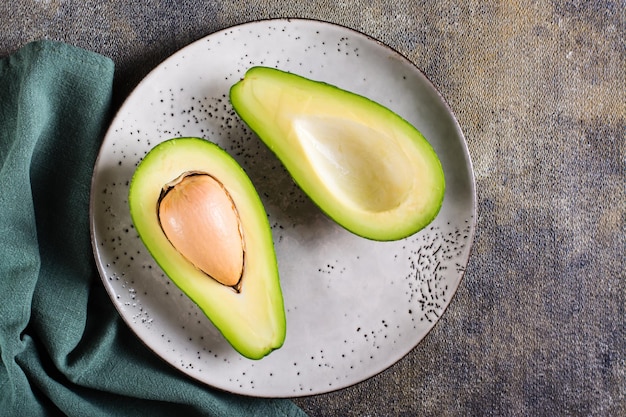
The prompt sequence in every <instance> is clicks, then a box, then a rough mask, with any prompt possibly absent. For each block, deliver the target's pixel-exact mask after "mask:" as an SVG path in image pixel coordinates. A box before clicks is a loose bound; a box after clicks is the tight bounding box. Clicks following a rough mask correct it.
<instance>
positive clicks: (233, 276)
mask: <svg viewBox="0 0 626 417" xmlns="http://www.w3.org/2000/svg"><path fill="white" fill-rule="evenodd" d="M157 210H158V216H159V221H160V223H161V228H162V229H163V232H164V233H165V236H166V237H167V239H168V240H169V241H170V242H171V244H172V245H173V246H174V248H176V250H177V251H178V252H179V253H180V254H181V255H183V256H184V257H185V258H186V259H187V260H188V261H189V262H191V263H192V264H193V265H194V266H195V267H196V268H198V269H199V270H201V271H202V272H204V273H205V274H206V275H208V276H209V277H211V278H213V279H215V280H216V281H218V282H219V283H221V284H223V285H226V286H229V287H233V288H234V289H235V290H236V291H239V289H240V285H241V282H240V281H241V277H242V274H243V268H244V255H245V249H244V241H243V233H242V228H241V223H240V220H239V214H238V212H237V209H236V207H235V203H234V202H233V199H232V197H231V195H230V194H229V192H228V190H226V188H225V187H224V185H223V184H222V183H221V182H220V181H218V180H217V179H215V178H214V177H212V176H211V175H209V174H206V173H199V172H185V173H183V174H182V175H181V176H179V177H178V178H176V179H175V180H173V181H171V182H170V183H168V184H166V185H165V186H164V187H163V191H162V193H161V197H160V198H159V202H158V206H157Z"/></svg>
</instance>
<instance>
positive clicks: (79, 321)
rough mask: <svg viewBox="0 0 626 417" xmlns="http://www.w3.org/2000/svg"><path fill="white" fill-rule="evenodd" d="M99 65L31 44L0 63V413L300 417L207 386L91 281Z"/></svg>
mask: <svg viewBox="0 0 626 417" xmlns="http://www.w3.org/2000/svg"><path fill="white" fill-rule="evenodd" d="M113 71H114V66H113V62H112V61H111V60H109V59H108V58H105V57H103V56H100V55H97V54H95V53H92V52H88V51H85V50H82V49H78V48H76V47H72V46H69V45H66V44H61V43H56V42H50V41H40V42H34V43H31V44H28V45H26V46H25V47H23V48H22V49H21V50H19V51H18V52H16V53H15V54H14V55H12V56H10V57H6V58H3V59H2V60H0V180H1V182H0V185H1V188H0V297H1V300H0V320H1V327H0V354H1V359H2V363H1V365H0V414H1V415H3V416H5V415H7V416H38V415H70V416H90V417H95V416H107V417H109V416H144V415H145V416H165V415H167V416H170V415H185V416H192V415H202V416H238V415H242V416H257V415H258V416H301V415H304V413H303V412H302V411H301V410H300V409H299V408H297V407H296V406H295V404H293V403H292V402H290V401H288V400H263V399H254V398H248V397H241V396H237V395H233V394H229V393H224V392H221V391H217V390H213V389H211V388H208V387H206V386H204V385H202V384H199V383H196V382H194V381H192V380H191V379H188V378H187V377H186V376H184V375H182V374H181V373H179V372H178V371H176V370H174V368H172V367H170V366H169V365H167V364H165V362H163V361H162V360H161V359H159V358H157V357H155V355H154V354H153V353H152V352H151V351H149V350H148V349H147V348H146V347H145V346H144V345H143V344H142V343H141V342H140V341H139V340H138V339H137V337H136V336H135V335H134V334H132V333H131V332H130V330H129V329H128V328H127V327H126V325H125V324H124V323H123V322H122V321H121V318H120V317H119V315H118V314H117V312H116V311H115V309H114V307H113V304H112V303H111V301H110V300H109V299H108V296H107V294H106V291H105V290H104V287H103V286H102V284H101V282H100V278H99V277H98V274H97V271H96V269H95V264H94V261H93V257H92V250H91V244H90V237H89V189H90V182H91V174H92V170H93V165H94V161H95V158H96V154H97V151H98V148H99V146H100V140H101V138H102V135H103V133H104V130H105V128H106V123H107V121H108V117H109V106H110V99H111V89H112V80H113Z"/></svg>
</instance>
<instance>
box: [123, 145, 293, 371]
mask: <svg viewBox="0 0 626 417" xmlns="http://www.w3.org/2000/svg"><path fill="white" fill-rule="evenodd" d="M129 205H130V214H131V217H132V220H133V223H134V225H135V228H136V230H137V232H138V234H139V236H140V237H141V240H142V241H143V243H144V244H145V246H146V247H147V249H148V250H149V252H150V253H151V255H152V256H153V258H154V259H155V260H156V262H157V263H158V264H159V266H160V267H161V268H162V269H163V271H164V272H165V273H166V274H167V275H168V276H169V278H170V279H171V280H172V282H174V283H175V284H176V285H177V286H178V287H179V288H180V289H181V290H182V291H183V292H184V293H185V294H186V295H187V296H188V297H189V298H190V299H191V300H192V301H193V302H194V303H196V304H197V305H198V306H199V307H200V309H201V310H202V311H203V312H204V313H205V314H206V316H207V317H208V318H209V319H210V320H211V322H213V324H214V325H215V327H217V329H219V331H220V332H221V333H222V334H223V335H224V337H225V338H226V340H228V342H229V343H230V344H231V345H232V346H233V347H234V348H235V349H236V350H237V351H238V352H239V353H241V354H242V355H243V356H246V357H248V358H250V359H260V358H262V357H264V356H265V355H267V354H268V353H270V352H271V351H272V350H274V349H277V348H279V347H281V346H282V344H283V342H284V340H285V327H286V326H285V323H286V319H285V312H284V304H283V297H282V292H281V288H280V282H279V276H278V267H277V263H276V255H275V251H274V245H273V241H272V234H271V230H270V226H269V222H268V219H267V215H266V212H265V209H264V207H263V205H262V202H261V200H260V199H259V196H258V194H257V192H256V190H255V188H254V186H253V184H252V182H251V181H250V179H249V178H248V176H247V175H246V173H245V172H244V170H243V169H242V168H241V166H240V165H239V164H238V163H237V162H236V161H235V160H234V159H233V158H232V157H231V156H230V155H228V154H227V153H226V152H225V151H224V150H223V149H221V148H219V147H218V146H217V145H215V144H213V143H211V142H209V141H207V140H203V139H199V138H178V139H171V140H167V141H165V142H162V143H160V144H159V145H157V146H156V147H154V148H153V149H152V150H151V151H150V152H148V154H147V155H146V156H145V157H144V158H143V160H142V161H141V163H140V164H139V166H138V167H137V169H136V171H135V173H134V175H133V178H132V181H131V184H130V190H129Z"/></svg>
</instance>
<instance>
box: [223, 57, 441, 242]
mask: <svg viewBox="0 0 626 417" xmlns="http://www.w3.org/2000/svg"><path fill="white" fill-rule="evenodd" d="M230 98H231V102H232V104H233V107H234V108H235V110H236V112H237V113H238V114H239V116H240V117H241V118H242V119H243V120H244V121H245V122H246V123H247V124H248V126H250V128H251V129H252V130H253V131H255V133H257V135H258V136H259V137H260V138H261V140H263V142H264V143H265V144H266V145H267V146H268V147H269V148H270V149H271V150H272V151H273V152H274V153H275V154H276V156H277V157H278V158H279V159H280V160H281V162H282V163H283V164H284V166H285V168H286V169H287V170H288V171H289V173H290V174H291V176H292V177H293V178H294V180H295V181H296V183H298V185H299V186H300V187H301V188H302V189H303V191H304V192H305V193H306V194H307V195H309V197H311V199H312V200H313V201H314V202H315V203H316V204H317V205H318V206H319V207H320V208H321V209H322V210H323V211H324V212H326V214H328V216H329V217H331V218H332V219H334V220H335V221H336V222H337V223H338V224H340V225H341V226H343V227H345V228H346V229H348V230H350V231H352V232H354V233H355V234H358V235H360V236H363V237H366V238H370V239H374V240H397V239H401V238H404V237H406V236H409V235H411V234H413V233H415V232H417V231H419V230H420V229H422V228H424V227H425V226H426V225H428V224H429V223H430V222H432V220H433V219H434V218H435V217H436V215H437V213H438V212H439V210H440V208H441V205H442V202H443V196H444V192H445V180H444V174H443V169H442V167H441V163H440V161H439V158H438V157H437V155H436V153H435V151H434V150H433V148H432V146H431V145H430V144H429V143H428V141H427V140H426V139H425V138H424V137H423V136H422V134H421V133H420V132H419V131H418V130H417V129H416V128H415V127H413V126H412V125H410V124H409V123H408V122H406V121H405V120H404V119H402V118H401V117H400V116H398V115H397V114H395V113H394V112H392V111H391V110H389V109H388V108H386V107H384V106H382V105H380V104H378V103H375V102H373V101H371V100H369V99H367V98H365V97H362V96H359V95H356V94H353V93H350V92H348V91H345V90H341V89H339V88H337V87H334V86H332V85H329V84H325V83H321V82H316V81H313V80H309V79H306V78H303V77H300V76H298V75H295V74H291V73H286V72H283V71H280V70H276V69H272V68H266V67H253V68H251V69H250V70H248V72H247V73H246V75H245V77H244V78H243V79H242V80H241V81H239V82H238V83H237V84H235V85H234V86H233V87H232V88H231V91H230Z"/></svg>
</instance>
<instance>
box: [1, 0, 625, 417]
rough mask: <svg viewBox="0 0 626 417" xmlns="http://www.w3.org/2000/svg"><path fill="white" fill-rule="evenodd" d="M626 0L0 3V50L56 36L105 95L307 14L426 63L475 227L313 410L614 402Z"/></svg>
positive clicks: (619, 330) (522, 408) (499, 410)
mask: <svg viewBox="0 0 626 417" xmlns="http://www.w3.org/2000/svg"><path fill="white" fill-rule="evenodd" d="M624 10H625V3H624V1H606V0H594V1H587V2H579V1H576V2H573V1H547V0H539V1H529V0H517V1H512V2H482V1H462V2H454V1H439V2H426V1H387V0H385V1H381V0H372V1H368V0H354V1H351V2H347V1H334V0H333V1H330V0H326V1H321V2H315V1H311V2H293V1H262V0H249V1H247V2H238V1H217V0H214V1H206V2H203V1H199V0H197V1H192V0H181V1H177V2H174V1H165V0H161V1H158V0H152V1H144V2H103V1H94V0H86V1H85V0H81V1H73V0H20V1H15V2H2V3H1V4H0V16H2V18H1V20H2V30H1V31H0V56H4V55H7V54H9V53H11V52H13V51H15V50H16V49H17V48H18V47H20V46H22V45H23V44H25V43H26V42H28V41H31V40H35V39H41V38H47V39H54V40H59V41H64V42H67V43H70V44H73V45H76V46H80V47H83V48H86V49H90V50H93V51H96V52H99V53H102V54H104V55H106V56H109V57H111V58H112V59H113V60H114V61H115V63H116V65H117V73H116V80H115V92H114V94H115V105H116V106H119V105H120V104H121V102H122V101H123V100H124V98H125V97H126V96H127V95H128V94H129V93H130V91H131V90H132V88H133V87H134V86H135V85H136V84H137V83H138V82H139V81H140V80H141V79H142V77H143V76H144V75H146V74H147V72H148V71H149V70H151V69H152V68H153V67H154V66H156V65H157V64H158V63H159V62H161V61H162V60H163V59H165V58H166V57H167V56H169V55H170V54H171V53H173V52H175V51H176V50H178V49H179V48H181V47H183V46H186V45H187V44H189V43H190V42H192V41H194V40H196V39H198V38H201V37H203V36H205V35H207V34H210V33H212V32H215V31H217V30H220V29H223V28H226V27H228V26H231V25H235V24H238V23H243V22H247V21H250V20H256V19H265V18H273V17H305V18H314V19H320V20H326V21H330V22H333V23H338V24H341V25H344V26H348V27H350V28H353V29H357V30H359V31H362V32H364V33H366V34H368V35H370V36H373V37H375V38H378V39H379V40H381V41H383V42H384V43H386V44H388V45H390V46H392V47H393V48H395V49H397V50H398V51H399V52H401V53H402V54H404V55H405V56H406V57H407V58H409V59H410V60H411V61H413V62H414V63H415V64H416V65H417V66H418V67H419V68H421V69H422V70H423V71H424V72H425V73H426V75H427V76H428V77H429V78H430V79H431V80H432V81H433V83H434V84H435V85H436V86H437V87H438V88H439V90H440V91H441V92H442V94H443V96H444V97H445V98H446V99H447V101H448V102H449V103H450V106H451V107H452V109H453V111H454V112H455V114H456V116H457V118H458V120H459V122H460V124H461V127H462V128H463V130H464V133H465V135H466V138H467V141H468V145H469V149H470V153H471V155H472V158H473V163H474V169H475V175H476V181H477V190H478V229H477V235H476V238H475V243H474V249H473V253H472V257H471V259H470V263H469V265H468V268H467V272H466V275H465V277H464V280H463V281H462V283H461V286H460V288H459V290H458V292H457V295H456V297H455V298H454V299H453V301H452V303H451V305H450V307H449V308H448V310H447V312H446V313H445V314H444V316H443V318H442V319H441V321H440V322H439V324H438V325H437V326H436V327H435V328H434V330H433V331H432V332H431V333H430V334H429V335H428V336H427V337H426V338H425V340H423V342H422V343H420V344H419V345H418V346H417V347H416V348H415V349H414V350H413V351H412V352H411V353H410V354H409V355H407V356H406V357H405V358H404V359H402V360H401V361H400V362H399V363H397V364H396V365H394V366H393V367H391V368H390V369H388V370H387V371H385V372H383V373H382V374H380V375H377V376H375V377H373V378H371V379H369V380H367V381H365V382H363V383H361V384H358V385H356V386H353V387H350V388H347V389H344V390H341V391H338V392H334V393H330V394H325V395H319V396H313V397H307V398H302V399H297V400H295V401H296V402H297V404H299V405H300V406H301V407H302V408H303V409H304V410H306V411H307V412H308V413H309V414H310V415H311V416H317V415H319V416H322V415H324V416H331V415H333V416H334V415H343V416H367V415H377V416H396V415H397V416H401V415H463V416H464V415H602V416H624V415H626V364H625V360H626V353H625V352H626V339H625V331H626V330H625V320H624V318H625V303H626V294H625V287H626V283H625V274H624V266H625V262H624V254H625V252H626V251H625V249H626V245H625V238H624V235H625V230H624V229H625V228H624V225H625V221H626V207H625V205H626V203H625V201H626V195H625V194H626V190H625V189H626V186H625V164H626V162H625V158H626V146H625V133H626V108H625V106H626V105H625V103H626V85H625V78H624V77H625V76H624V70H625V67H626V65H625V64H626V59H625V57H626V46H625V41H624V38H625V35H626V34H625V30H624V29H625V15H624V13H625V12H624Z"/></svg>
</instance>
